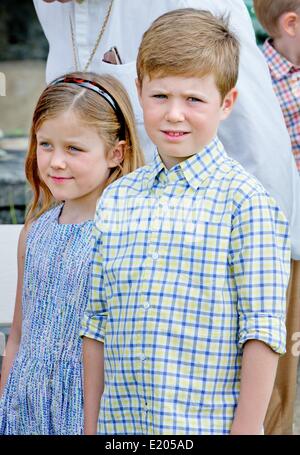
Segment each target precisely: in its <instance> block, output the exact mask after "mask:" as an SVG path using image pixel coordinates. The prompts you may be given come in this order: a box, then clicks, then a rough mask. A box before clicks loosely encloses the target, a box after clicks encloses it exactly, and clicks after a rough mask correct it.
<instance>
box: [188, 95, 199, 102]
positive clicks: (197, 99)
mask: <svg viewBox="0 0 300 455" xmlns="http://www.w3.org/2000/svg"><path fill="white" fill-rule="evenodd" d="M188 101H191V102H192V103H203V100H200V98H196V97H195V96H190V97H189V98H188Z"/></svg>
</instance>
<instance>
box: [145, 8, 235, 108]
mask: <svg viewBox="0 0 300 455" xmlns="http://www.w3.org/2000/svg"><path fill="white" fill-rule="evenodd" d="M238 68H239V43H238V40H237V38H236V37H235V35H234V34H233V33H232V32H231V31H229V28H228V20H227V19H225V18H217V17H215V16H213V15H212V14H211V13H210V12H208V11H202V10H197V9H193V8H185V9H178V10H174V11H170V12H168V13H166V14H163V15H162V16H160V17H159V18H157V19H156V20H155V21H154V22H153V23H152V25H151V26H150V28H149V29H148V30H147V31H146V32H145V33H144V35H143V38H142V42H141V45H140V48H139V52H138V57H137V75H138V80H139V83H140V84H141V85H142V82H143V79H144V77H145V76H148V77H149V78H150V79H152V78H153V77H168V76H187V77H189V76H191V77H204V76H207V75H209V74H213V75H214V77H215V82H216V85H217V87H218V89H219V92H220V94H221V98H222V100H223V99H224V97H225V95H226V94H227V93H228V92H229V91H230V90H231V89H232V88H233V87H234V86H235V84H236V82H237V78H238Z"/></svg>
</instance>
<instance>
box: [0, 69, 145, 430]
mask: <svg viewBox="0 0 300 455" xmlns="http://www.w3.org/2000/svg"><path fill="white" fill-rule="evenodd" d="M142 164H143V158H142V154H141V152H140V148H139V143H138V139H137V134H136V129H135V126H134V116H133V111H132V108H131V106H130V102H129V100H128V97H127V95H126V93H125V91H124V89H123V88H122V86H121V85H120V83H119V82H117V81H116V80H115V79H114V78H113V77H111V76H102V77H100V76H97V75H95V74H93V73H71V74H68V75H66V76H64V77H61V78H59V79H57V80H55V81H54V82H53V83H51V84H50V85H49V86H48V87H47V88H46V89H45V90H44V92H43V93H42V95H41V97H40V99H39V101H38V103H37V106H36V109H35V112H34V116H33V123H32V128H31V133H30V146H29V152H28V155H27V158H26V176H27V179H28V181H29V183H30V185H31V187H32V190H33V200H32V204H31V206H30V209H29V212H28V215H27V218H26V222H25V226H24V228H23V230H22V232H21V234H20V239H19V245H18V284H17V293H16V306H15V312H14V318H13V323H12V327H11V333H10V337H9V340H8V344H7V348H6V357H5V358H4V362H3V368H2V379H1V389H0V396H1V400H0V434H82V433H83V393H82V390H83V385H82V346H81V344H82V342H81V339H80V338H79V330H80V322H81V318H82V315H83V312H84V309H85V306H86V303H87V299H88V290H89V271H90V254H91V237H92V224H93V222H92V220H93V217H94V213H95V208H96V202H97V199H98V198H99V196H100V195H101V193H102V191H103V189H104V188H105V187H106V186H107V185H108V184H109V183H111V182H113V181H114V180H115V179H117V178H119V177H120V176H122V175H124V174H126V173H128V172H131V171H133V170H135V169H136V168H137V167H139V166H141V165H142Z"/></svg>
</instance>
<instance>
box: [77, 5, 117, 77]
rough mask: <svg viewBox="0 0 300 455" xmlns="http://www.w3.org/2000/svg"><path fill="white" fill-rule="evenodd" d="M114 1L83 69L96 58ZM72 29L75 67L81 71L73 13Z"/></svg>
mask: <svg viewBox="0 0 300 455" xmlns="http://www.w3.org/2000/svg"><path fill="white" fill-rule="evenodd" d="M113 1H114V0H111V1H110V4H109V7H108V9H107V13H106V16H105V18H104V21H103V24H102V26H101V29H100V32H99V34H98V37H97V39H96V43H95V45H94V47H93V49H92V52H91V54H90V56H89V58H88V61H87V62H86V64H85V66H84V68H83V71H86V70H87V69H88V67H89V66H90V64H91V63H92V60H93V58H94V55H95V53H96V50H97V49H98V46H99V43H100V41H101V38H102V36H103V33H104V32H105V28H106V24H107V22H108V19H109V16H110V13H111V9H112V5H113ZM70 29H71V36H72V45H73V56H74V62H75V68H76V71H79V59H78V47H77V44H76V38H75V33H74V26H73V21H72V18H71V15H70Z"/></svg>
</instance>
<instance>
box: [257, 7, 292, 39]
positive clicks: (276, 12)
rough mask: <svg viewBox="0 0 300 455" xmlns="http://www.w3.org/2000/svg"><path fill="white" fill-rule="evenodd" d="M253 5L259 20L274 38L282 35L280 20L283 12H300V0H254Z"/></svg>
mask: <svg viewBox="0 0 300 455" xmlns="http://www.w3.org/2000/svg"><path fill="white" fill-rule="evenodd" d="M253 6H254V9H255V13H256V16H257V18H258V20H259V22H260V23H261V25H262V26H263V27H264V29H265V30H266V31H267V32H268V34H269V35H270V36H271V37H272V38H277V37H278V36H280V33H279V27H278V21H279V18H280V16H282V14H284V13H288V12H298V13H299V14H300V0H254V1H253Z"/></svg>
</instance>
